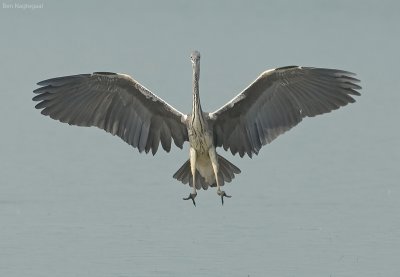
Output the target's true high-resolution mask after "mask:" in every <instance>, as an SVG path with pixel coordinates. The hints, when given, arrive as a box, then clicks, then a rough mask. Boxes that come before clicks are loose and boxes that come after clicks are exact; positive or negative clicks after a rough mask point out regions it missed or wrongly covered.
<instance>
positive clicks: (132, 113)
mask: <svg viewBox="0 0 400 277" xmlns="http://www.w3.org/2000/svg"><path fill="white" fill-rule="evenodd" d="M38 85H39V86H42V87H40V88H38V89H36V90H35V91H34V93H37V94H38V95H37V96H35V97H34V98H33V100H34V101H40V102H39V103H38V104H37V105H36V108H37V109H43V110H42V112H41V113H42V114H44V115H48V116H50V117H51V118H53V119H56V120H59V121H61V122H65V123H68V124H70V125H78V126H97V127H99V128H101V129H104V130H105V131H107V132H109V133H111V134H113V135H117V136H119V137H120V138H122V139H123V140H124V141H125V142H127V143H128V144H130V145H132V146H133V147H136V148H138V149H139V151H140V152H142V151H143V150H144V151H146V153H147V152H149V151H150V149H151V150H152V153H153V155H154V154H155V153H156V152H157V149H158V146H159V143H160V141H161V144H162V147H163V148H164V150H165V151H167V152H169V151H170V149H171V140H172V139H173V140H174V142H175V144H176V145H177V146H178V147H180V148H182V145H183V143H184V142H185V141H187V140H188V133H187V128H186V125H185V123H184V118H185V115H184V114H182V113H181V112H179V111H177V110H176V109H174V108H173V107H172V106H170V105H169V104H168V103H166V102H165V101H163V100H162V99H161V98H159V97H158V96H156V95H155V94H153V93H152V92H150V91H149V90H148V89H146V88H145V87H144V86H142V85H141V84H139V83H138V82H137V81H135V80H134V79H132V78H131V77H130V76H128V75H125V74H118V73H108V72H95V73H93V74H80V75H73V76H65V77H58V78H53V79H49V80H45V81H42V82H39V83H38Z"/></svg>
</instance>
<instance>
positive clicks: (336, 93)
mask: <svg viewBox="0 0 400 277" xmlns="http://www.w3.org/2000/svg"><path fill="white" fill-rule="evenodd" d="M190 59H191V62H192V67H193V102H192V113H191V114H188V115H185V114H183V113H181V112H179V111H178V110H176V109H175V108H173V107H172V106H171V105H169V104H168V103H166V102H165V101H164V100H162V99H161V98H159V97H158V96H156V95H155V94H154V93H152V92H151V91H150V90H148V89H147V88H145V87H144V86H143V85H141V84H140V83H139V82H137V81H136V80H135V79H133V78H132V77H130V76H128V75H126V74H120V73H111V72H94V73H92V74H79V75H72V76H65V77H58V78H53V79H48V80H44V81H41V82H39V83H38V85H39V86H41V87H40V88H38V89H36V90H34V93H36V94H37V95H36V96H35V97H33V100H34V101H39V103H38V104H37V105H36V108H37V109H41V113H42V114H44V115H47V116H50V117H51V118H53V119H56V120H59V121H61V122H65V123H68V124H70V125H78V126H97V127H99V128H101V129H104V130H105V131H107V132H109V133H111V134H112V135H117V136H119V137H120V138H121V139H123V140H124V141H125V142H127V143H128V144H130V145H132V146H133V147H135V148H137V149H138V150H139V152H142V151H145V152H146V153H148V152H149V151H150V150H151V152H152V154H153V155H154V154H155V153H156V152H157V150H158V147H159V144H160V142H161V145H162V148H163V149H164V150H165V151H167V152H169V151H170V149H171V143H172V140H173V141H174V143H175V145H176V146H177V147H179V148H181V149H182V146H183V144H184V142H185V141H188V142H189V145H190V148H189V149H190V150H189V152H190V153H189V160H188V161H186V162H185V163H184V164H183V165H182V166H181V167H180V168H179V169H178V171H177V172H176V173H175V174H174V175H173V177H174V178H175V179H177V180H178V181H181V182H182V183H184V184H187V183H189V186H190V187H192V189H193V190H192V192H191V193H190V194H189V196H188V197H187V198H184V200H189V199H191V200H192V201H193V204H194V205H195V206H196V202H195V197H196V196H197V190H200V189H201V188H203V189H204V190H206V189H208V187H210V186H211V187H216V188H217V194H218V195H219V196H220V197H221V201H222V204H224V197H230V196H229V195H227V194H226V193H225V191H223V190H221V187H222V186H224V184H225V182H231V181H232V179H233V178H235V174H239V173H240V169H239V168H238V167H236V166H235V165H233V164H232V163H231V162H229V161H228V160H226V159H225V158H223V157H222V156H220V155H219V154H217V151H216V148H217V147H222V148H223V149H224V150H225V151H227V150H230V151H231V153H232V154H233V155H235V154H236V153H238V154H239V155H240V157H243V156H244V155H245V154H247V155H248V156H249V157H252V155H253V154H258V153H259V151H260V149H261V147H262V146H263V145H265V144H268V143H270V142H271V141H273V140H274V139H275V138H276V137H278V136H279V135H281V134H283V133H284V132H286V131H287V130H289V129H291V128H292V127H294V126H295V125H297V124H298V123H299V122H300V121H302V119H303V118H305V117H314V116H316V115H319V114H323V113H328V112H330V111H332V110H335V109H338V108H339V107H342V106H345V105H347V104H348V103H352V102H355V100H354V98H353V97H352V96H358V95H360V93H359V92H358V91H357V90H359V89H361V87H360V86H359V85H357V83H358V82H359V80H358V79H356V78H355V74H354V73H351V72H348V71H344V70H337V69H326V68H314V67H301V66H286V67H280V68H276V69H271V70H267V71H264V72H263V73H262V74H261V75H260V76H258V78H257V79H256V80H255V81H254V82H252V83H251V84H250V85H249V86H248V87H247V88H245V89H244V90H243V91H242V92H241V93H239V94H238V95H237V96H236V97H234V98H233V99H232V100H231V101H229V102H228V103H226V104H225V105H224V106H222V107H221V108H220V109H218V110H216V111H215V112H212V113H206V112H203V110H202V108H201V104H200V95H199V79H200V53H199V52H198V51H193V52H192V53H191V56H190Z"/></svg>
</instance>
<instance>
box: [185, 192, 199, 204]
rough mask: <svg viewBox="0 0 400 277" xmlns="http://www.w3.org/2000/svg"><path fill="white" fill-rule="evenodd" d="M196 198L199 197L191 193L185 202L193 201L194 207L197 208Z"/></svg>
mask: <svg viewBox="0 0 400 277" xmlns="http://www.w3.org/2000/svg"><path fill="white" fill-rule="evenodd" d="M196 196H197V193H196V192H195V193H191V194H189V196H188V197H186V198H183V200H189V199H192V201H193V205H194V206H196V202H195V201H194V199H195V198H196Z"/></svg>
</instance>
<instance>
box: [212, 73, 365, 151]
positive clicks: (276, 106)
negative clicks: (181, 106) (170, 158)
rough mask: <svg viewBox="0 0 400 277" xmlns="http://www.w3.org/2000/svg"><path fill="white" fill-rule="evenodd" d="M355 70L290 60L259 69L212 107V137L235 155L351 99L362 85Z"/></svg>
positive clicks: (260, 144) (266, 141)
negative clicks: (303, 64)
mask: <svg viewBox="0 0 400 277" xmlns="http://www.w3.org/2000/svg"><path fill="white" fill-rule="evenodd" d="M353 76H354V74H353V73H350V72H347V71H343V70H336V69H325V68H312V67H299V66H289V67H281V68H277V69H272V70H268V71H265V72H263V73H262V74H261V75H260V76H259V77H258V78H257V79H256V80H255V81H254V82H253V83H251V84H250V85H249V86H248V87H247V88H246V89H245V90H244V91H243V92H241V93H240V94H239V95H237V96H236V97H235V98H233V99H232V100H231V101H230V102H228V103H227V104H226V105H224V106H223V107H221V108H220V109H219V110H217V111H215V112H214V113H211V114H210V115H209V116H210V119H209V123H210V125H212V126H213V127H212V128H213V132H214V143H215V145H216V146H223V147H224V149H225V150H227V149H230V150H231V152H232V154H236V153H239V155H240V156H243V155H244V154H246V153H247V154H248V155H249V156H250V157H251V156H252V154H253V153H254V154H257V153H258V151H259V150H260V149H261V147H262V146H263V145H265V144H267V143H270V142H271V141H272V140H274V139H275V138H276V137H278V136H279V135H280V134H283V133H284V132H285V131H287V130H289V129H291V128H292V127H294V126H296V125H297V124H298V123H299V122H300V121H301V120H302V119H303V118H304V117H313V116H316V115H319V114H323V113H327V112H330V111H332V110H335V109H338V108H339V107H341V106H345V105H347V104H348V103H352V102H354V101H355V100H354V99H353V98H352V96H353V95H360V93H359V92H358V91H357V89H360V88H361V87H360V86H358V85H357V84H356V83H358V82H359V80H357V79H356V78H354V77H353Z"/></svg>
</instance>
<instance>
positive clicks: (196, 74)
mask: <svg viewBox="0 0 400 277" xmlns="http://www.w3.org/2000/svg"><path fill="white" fill-rule="evenodd" d="M199 79H200V64H199V63H198V64H195V65H194V66H193V106H192V116H193V118H195V117H198V119H200V120H201V119H202V118H203V111H202V110H201V104H200V95H199Z"/></svg>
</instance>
